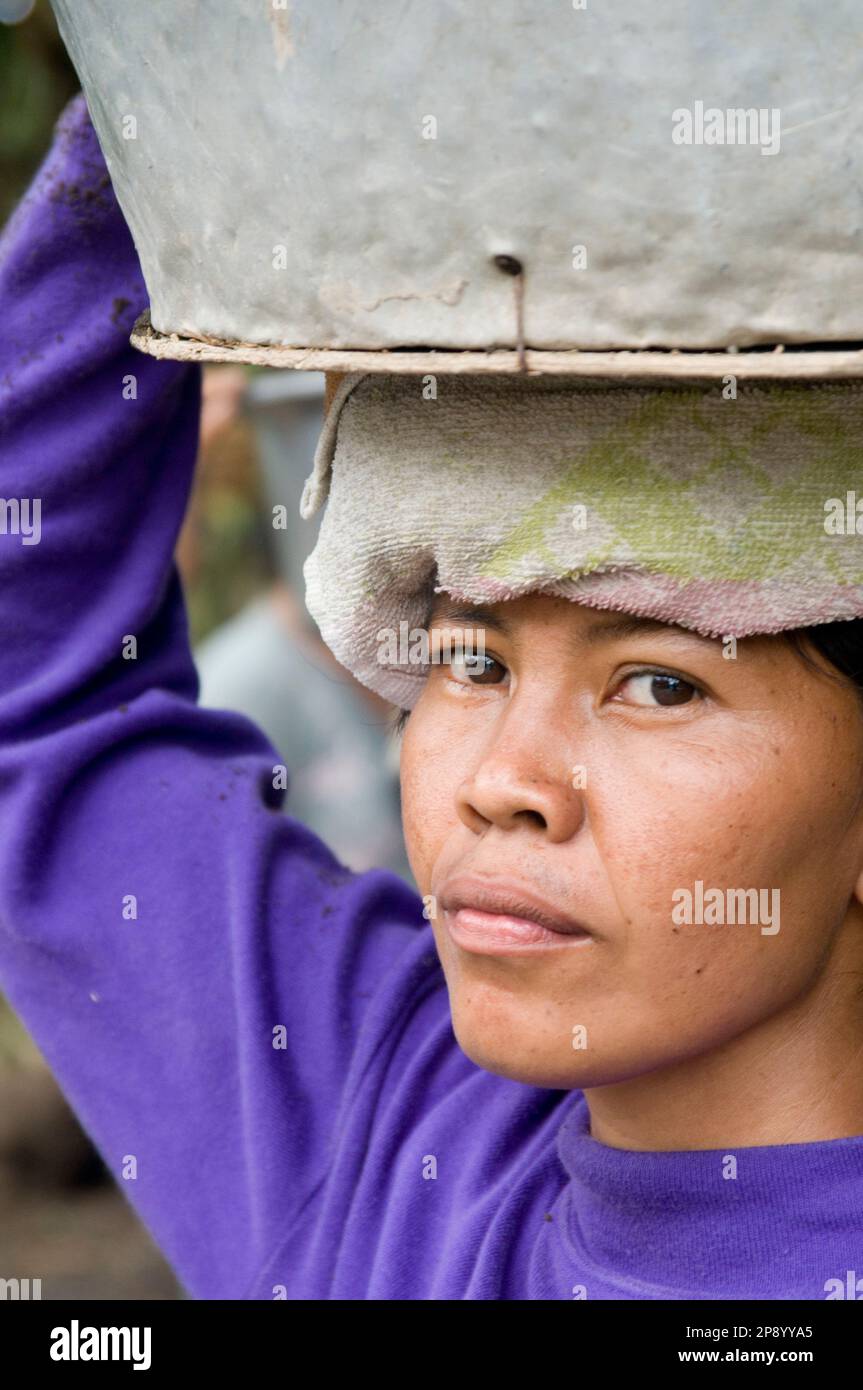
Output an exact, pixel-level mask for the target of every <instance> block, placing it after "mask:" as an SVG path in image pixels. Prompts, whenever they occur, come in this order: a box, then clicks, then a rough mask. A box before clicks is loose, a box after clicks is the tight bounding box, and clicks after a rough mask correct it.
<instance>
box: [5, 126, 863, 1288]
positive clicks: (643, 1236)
mask: <svg viewBox="0 0 863 1390" xmlns="http://www.w3.org/2000/svg"><path fill="white" fill-rule="evenodd" d="M0 290H2V302H3V313H4V322H5V326H6V334H7V337H6V346H5V347H4V357H5V359H6V360H5V362H4V367H3V375H2V377H0V382H2V388H3V396H2V402H3V404H2V410H3V440H4V449H3V460H4V461H3V477H2V489H3V493H4V496H5V497H7V498H9V497H18V498H25V497H26V498H31V499H32V498H40V499H41V513H42V537H41V540H40V543H39V545H38V546H30V547H28V546H26V545H23V544H19V543H18V542H19V539H20V538H19V537H17V536H13V535H10V534H7V535H5V536H4V537H3V538H2V539H3V545H2V551H0V553H2V558H3V584H2V586H0V603H2V614H3V628H2V631H3V641H2V647H0V653H2V661H3V669H2V682H0V689H2V692H3V693H2V700H0V788H2V835H0V856H2V863H0V927H2V932H0V970H2V982H3V985H4V988H5V989H6V991H7V993H8V995H9V998H10V1000H11V1002H12V1004H13V1005H14V1007H15V1008H16V1009H17V1010H18V1011H19V1013H20V1014H21V1016H22V1018H23V1019H24V1021H25V1022H26V1024H27V1025H28V1026H29V1028H30V1029H31V1031H32V1032H33V1034H34V1036H35V1037H36V1039H37V1041H38V1042H39V1044H40V1046H41V1047H42V1049H43V1051H44V1053H45V1055H46V1058H47V1060H48V1061H49V1063H50V1065H51V1066H52V1068H53V1069H54V1071H55V1072H56V1074H57V1076H58V1078H59V1080H60V1082H61V1084H62V1085H63V1087H64V1089H65V1091H66V1093H67V1095H68V1096H69V1098H70V1100H71V1102H72V1104H73V1105H74V1107H75V1109H76V1110H77V1112H78V1114H79V1116H80V1117H81V1119H82V1122H83V1124H84V1125H85V1127H86V1128H87V1129H88V1131H89V1132H90V1134H91V1135H92V1137H93V1138H94V1140H95V1142H96V1143H97V1144H98V1146H99V1148H100V1150H101V1152H102V1153H103V1155H104V1157H105V1160H106V1162H107V1163H108V1166H109V1167H110V1168H111V1170H112V1172H113V1173H114V1174H115V1176H116V1178H117V1180H118V1181H119V1182H120V1183H121V1184H123V1183H125V1184H128V1186H127V1187H126V1188H125V1190H126V1191H127V1194H128V1196H129V1198H130V1200H131V1201H132V1202H133V1203H134V1205H135V1207H136V1209H137V1210H138V1212H139V1213H140V1215H141V1216H142V1218H143V1219H144V1221H145V1222H146V1224H147V1225H148V1227H149V1228H150V1230H151V1231H152V1232H153V1235H154V1237H155V1238H156V1240H157V1241H158V1243H159V1244H160V1245H161V1247H162V1249H163V1250H164V1251H165V1253H166V1255H167V1257H168V1259H169V1260H170V1261H171V1262H172V1264H173V1266H174V1268H175V1269H176V1271H177V1273H178V1275H179V1277H180V1279H181V1280H182V1281H183V1283H184V1284H185V1286H186V1288H187V1289H188V1290H189V1291H190V1293H191V1294H192V1295H194V1296H196V1297H204V1298H212V1297H231V1298H267V1299H272V1298H291V1299H296V1298H364V1299H365V1298H387V1299H428V1298H432V1299H441V1298H455V1299H462V1298H465V1299H572V1298H590V1299H596V1298H612V1299H632V1298H636V1299H661V1298H670V1299H683V1298H696V1299H704V1298H734V1297H742V1298H752V1299H762V1298H793V1297H801V1298H807V1299H821V1298H827V1297H847V1296H851V1297H853V1296H855V1295H854V1294H853V1293H851V1294H849V1293H847V1289H848V1288H849V1287H850V1285H849V1272H851V1271H854V1270H855V1269H860V1268H861V1260H860V1244H859V1230H860V1213H861V1208H863V1088H861V1085H860V1080H859V1078H860V1060H861V1043H863V1010H861V1001H860V971H861V965H863V907H861V897H863V790H862V789H863V711H861V702H860V673H861V658H860V651H861V646H860V638H859V628H860V624H859V622H843V623H837V624H835V625H834V624H825V626H824V627H823V629H822V630H821V631H819V630H818V629H815V630H814V632H813V633H811V634H810V635H809V637H804V638H800V639H798V640H799V642H800V643H802V646H803V651H804V653H805V655H801V652H800V651H799V650H798V648H797V645H795V642H793V641H791V640H789V639H788V638H787V637H786V636H784V635H774V636H763V637H749V638H746V639H745V641H744V642H741V643H740V646H739V649H738V652H737V655H736V656H735V657H734V659H728V656H727V654H726V649H725V644H723V643H721V642H718V641H717V640H716V638H715V637H710V636H698V635H697V634H694V633H693V631H692V630H688V631H684V630H683V629H682V628H681V627H680V626H679V625H676V624H671V623H669V622H667V621H660V622H656V621H654V622H653V623H646V622H645V621H644V619H643V618H639V619H637V620H636V619H633V618H632V616H631V615H628V614H626V613H625V612H622V611H620V605H619V604H618V607H617V609H616V610H614V611H612V609H611V608H609V607H607V608H605V609H598V608H593V607H585V606H583V605H581V604H579V603H574V602H571V601H570V600H569V599H567V598H566V597H565V596H564V595H560V594H559V595H553V594H549V593H542V594H538V593H530V594H524V595H521V596H517V595H515V596H513V597H510V598H506V599H501V600H498V601H496V602H492V603H486V604H485V611H480V612H479V613H477V612H476V611H475V609H466V608H465V604H464V600H463V598H453V597H452V595H449V594H443V593H441V594H438V595H436V596H435V598H434V602H435V604H436V605H437V606H436V608H435V609H434V610H433V612H432V614H431V615H430V617H431V622H432V625H433V630H434V631H438V630H439V628H440V627H441V626H442V625H446V626H448V627H449V628H452V627H453V626H454V625H455V626H456V627H459V626H462V627H464V628H467V627H471V628H474V629H475V628H476V626H477V624H478V623H479V625H480V626H481V628H482V630H483V632H484V639H485V656H484V658H483V659H482V661H462V662H458V661H456V662H453V663H440V664H433V663H432V664H431V666H430V669H428V670H427V671H425V672H424V673H423V679H422V681H421V682H419V683H418V682H417V681H416V679H415V677H416V675H417V673H416V672H413V673H408V675H406V676H405V677H404V679H405V681H407V683H408V685H409V686H410V689H411V691H412V692H413V693H412V695H411V700H412V703H411V704H408V703H407V702H406V707H409V708H410V709H411V713H410V716H409V718H408V719H407V722H406V727H405V734H404V745H403V772H402V785H403V803H404V823H405V833H406V839H407V843H408V850H409V855H410V860H411V866H412V869H413V871H414V874H415V876H416V880H417V883H418V884H419V885H420V891H421V894H422V897H423V899H424V903H425V906H424V904H423V902H422V901H421V900H420V898H419V897H418V896H417V895H416V894H414V893H413V892H412V891H411V890H409V889H408V888H407V886H406V885H404V884H403V883H402V882H400V881H399V880H398V879H396V878H395V876H393V875H392V874H390V873H387V872H384V871H380V870H374V871H371V872H369V873H365V874H362V875H355V874H351V873H350V872H348V871H347V870H345V869H344V868H343V867H342V866H340V865H339V864H338V862H337V861H336V860H335V859H334V858H333V856H332V855H331V854H330V853H329V851H328V850H327V849H326V847H325V846H324V845H323V844H322V843H321V842H320V841H319V840H318V839H317V838H316V837H314V836H313V835H312V834H311V833H310V832H308V831H307V830H305V829H304V828H303V827H302V826H301V825H299V824H298V823H297V822H296V821H294V820H293V819H291V817H290V816H289V815H287V816H285V815H280V814H274V812H276V811H278V810H279V808H280V806H281V802H282V793H281V792H280V791H279V789H278V775H277V771H276V769H275V766H274V764H275V762H276V758H275V754H274V751H273V750H272V749H271V748H270V747H269V745H268V744H267V743H266V741H265V740H264V738H263V737H262V735H260V734H259V733H258V732H257V730H256V729H255V728H254V727H253V726H252V725H250V724H249V723H248V722H247V721H246V720H244V719H242V718H240V717H238V716H233V715H230V714H225V713H218V712H213V711H207V710H202V709H199V708H197V707H196V705H195V695H196V679H195V674H194V669H193V666H192V662H191V658H190V655H189V650H188V643H187V634H186V626H185V619H184V613H183V608H182V601H181V596H180V592H179V586H178V583H177V579H176V575H175V573H174V571H173V568H172V552H173V546H174V541H175V537H176V533H177V530H178V527H179V525H180V521H181V518H182V513H183V509H184V506H185V501H186V496H187V492H188V486H189V479H190V474H191V471H192V466H193V459H194V452H195V441H196V429H197V411H198V381H197V375H196V372H195V370H194V369H190V368H180V367H175V366H168V365H165V364H157V363H155V362H152V361H150V360H147V359H145V358H142V357H140V356H138V355H137V354H136V353H134V352H133V351H132V350H131V349H130V348H129V347H128V346H127V335H128V329H129V325H130V323H131V321H132V319H133V317H134V315H135V313H136V312H137V311H138V309H139V308H140V306H141V305H142V304H143V302H144V294H145V292H144V287H143V284H142V282H141V279H140V274H139V270H138V267H137V263H136V260H135V256H134V251H133V248H132V245H131V242H130V240H129V237H128V233H127V232H126V229H125V227H124V225H123V223H122V219H121V217H120V215H119V213H118V210H117V208H116V205H115V203H114V201H113V197H112V194H111V190H110V187H109V185H108V182H107V178H106V176H105V173H104V166H103V165H102V162H101V156H100V154H99V151H98V147H97V145H96V142H95V138H94V137H93V135H92V132H91V130H90V128H89V124H88V122H87V118H86V113H85V111H84V108H83V105H82V104H81V103H80V102H79V103H76V104H75V105H74V106H73V108H72V109H71V111H70V112H68V113H67V115H66V117H65V118H64V119H63V121H62V123H61V128H60V133H59V137H58V142H57V144H56V146H55V148H54V150H53V151H52V153H51V155H50V156H49V158H48V161H47V162H46V165H45V166H44V168H43V169H42V171H41V172H40V174H39V176H38V178H37V181H36V184H35V186H34V189H33V191H32V193H31V194H30V196H29V198H28V199H27V200H25V203H24V205H23V207H22V209H21V210H20V212H19V214H18V216H17V218H16V220H15V221H14V223H13V224H12V226H11V227H10V229H9V231H8V233H7V238H6V242H5V246H4V259H3V263H2V284H0ZM346 437H348V436H346ZM325 456H326V454H325V453H324V454H322V458H325ZM340 476H341V477H342V479H346V477H347V474H346V473H342V474H341V475H340ZM320 483H321V477H320V476H318V477H317V479H316V486H318V485H319V484H320ZM337 483H338V476H336V477H335V479H334V485H333V486H334V490H335V487H336V484H337ZM312 491H313V492H314V488H313V489H312ZM450 510H451V508H450ZM387 521H388V524H389V525H393V524H394V521H393V518H388V519H387ZM322 535H323V528H322ZM408 550H410V547H408ZM336 553H337V551H333V550H331V551H330V552H329V557H330V561H332V558H333V556H334V554H336ZM326 562H327V550H326V548H324V550H323V551H322V552H321V565H320V567H319V569H318V571H317V574H316V575H314V574H310V575H309V578H310V589H311V590H313V591H315V592H316V593H317V601H318V602H320V601H321V593H320V588H318V590H315V583H318V584H320V581H321V576H322V575H323V574H325V573H327V572H329V571H328V570H327V563H326ZM329 592H330V596H331V598H332V601H333V602H334V603H335V602H336V596H335V594H334V593H333V592H332V590H330V591H329ZM373 616H374V618H375V621H377V613H375V614H374V615H373ZM344 620H345V611H344V610H343V609H341V610H339V613H338V614H337V616H336V618H334V620H333V627H334V630H335V629H336V628H338V629H339V630H340V631H342V632H343V631H344ZM340 624H342V626H341V627H340V626H339V625H340ZM325 635H326V633H325ZM366 637H367V638H368V633H366ZM813 637H814V644H813V640H812V639H813ZM369 640H371V639H369ZM367 655H368V654H367ZM394 678H395V677H394ZM289 809H290V800H288V810H289ZM699 882H700V883H701V884H702V889H701V890H700V892H701V896H700V897H699V895H698V894H699V890H698V888H697V884H698V883H699ZM729 885H731V886H732V888H738V889H740V890H742V891H744V892H747V891H748V890H750V889H755V890H757V894H758V895H759V896H757V898H756V900H755V902H756V904H757V907H758V909H759V911H760V907H761V903H762V901H763V899H762V897H761V896H760V895H761V894H762V892H766V893H767V894H768V897H767V899H766V903H767V911H766V912H765V913H764V915H763V918H758V917H756V918H755V919H753V920H747V921H745V922H743V923H737V922H735V924H734V925H731V924H724V925H718V924H716V925H713V924H711V919H710V916H709V914H708V913H707V912H706V911H704V912H701V907H703V904H704V901H706V899H705V897H704V894H705V892H706V891H709V890H712V889H721V890H723V891H724V890H726V889H727V888H728V887H729ZM686 892H689V893H690V894H691V899H690V906H691V907H693V909H695V910H694V911H693V912H691V913H690V917H691V918H693V920H691V921H689V922H687V921H686V920H685V918H686V912H685V910H683V911H682V912H681V913H680V914H679V915H680V916H682V918H683V919H684V920H682V921H675V920H674V919H673V917H672V911H673V904H674V905H676V906H677V907H681V899H680V898H679V896H678V895H679V894H681V893H683V894H684V895H685V893H686ZM775 893H778V894H779V899H778V908H779V912H778V913H777V910H776V908H777V900H776V898H775V897H774V896H773V895H774V894H775ZM710 901H711V903H712V906H713V917H714V918H715V916H716V900H715V899H711V900H710ZM747 902H749V899H747ZM682 905H683V908H685V897H684V900H683V904H682ZM699 905H700V906H699ZM424 913H425V914H426V916H427V917H428V919H430V923H431V930H430V927H429V921H427V920H426V919H425V917H424ZM699 913H700V915H701V916H703V918H704V920H703V921H698V920H697V919H698V916H699ZM777 925H778V926H779V930H778V931H775V930H773V928H774V927H775V926H777ZM763 927H767V931H766V932H765V931H763V930H762V928H763ZM432 932H433V933H434V935H433V936H432ZM435 946H436V947H437V950H435ZM453 1033H454V1034H455V1036H453ZM855 1261H856V1263H855Z"/></svg>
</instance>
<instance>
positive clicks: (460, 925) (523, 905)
mask: <svg viewBox="0 0 863 1390" xmlns="http://www.w3.org/2000/svg"><path fill="white" fill-rule="evenodd" d="M440 902H441V906H442V909H443V914H444V921H445V924H446V927H447V930H448V931H449V934H450V936H451V937H452V939H453V941H454V942H455V944H456V945H457V946H461V947H462V949H463V950H465V951H473V952H475V953H478V954H481V955H482V954H485V955H517V954H523V953H525V952H527V953H530V952H534V951H537V950H547V949H548V948H549V947H556V948H558V949H560V948H561V947H564V946H565V947H574V946H584V945H587V944H588V943H589V942H590V941H591V940H593V937H592V935H591V933H590V932H589V931H587V929H586V928H585V927H583V926H582V925H581V924H580V923H579V922H575V921H574V920H573V919H572V918H569V917H567V916H565V915H564V914H562V913H560V912H558V911H557V909H556V908H554V907H553V906H552V905H551V904H549V903H546V902H545V901H544V900H543V899H541V898H538V897H537V896H536V895H535V894H534V893H533V892H532V891H531V890H530V889H528V888H526V887H525V886H522V885H517V886H515V885H514V886H513V888H512V889H507V888H505V887H502V886H501V884H500V883H499V882H497V883H495V884H493V885H492V884H489V883H481V882H479V883H470V882H468V881H466V880H460V881H453V882H452V883H450V884H448V885H447V887H446V889H445V891H444V892H442V893H441V894H440Z"/></svg>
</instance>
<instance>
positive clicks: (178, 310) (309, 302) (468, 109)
mask: <svg viewBox="0 0 863 1390" xmlns="http://www.w3.org/2000/svg"><path fill="white" fill-rule="evenodd" d="M52 3H53V5H54V8H55V11H56V13H57V17H58V20H59V24H60V28H61V32H62V34H63V37H64V39H65V41H66V44H67V46H68V48H69V51H70V54H71V56H72V59H73V61H74V63H75V65H76V68H77V70H78V72H79V74H80V77H81V81H82V84H83V86H84V89H85V92H86V95H87V99H88V103H89V106H90V111H91V114H92V116H93V120H94V122H95V125H96V129H97V131H98V134H99V138H100V140H101V143H102V146H103V149H104V151H105V154H106V157H107V160H108V165H109V168H110V171H111V175H112V179H113V181H114V185H115V187H116V190H117V194H118V196H119V199H120V202H121V204H122V207H123V210H124V213H125V215H126V217H127V219H128V222H129V225H130V227H131V229H132V233H133V235H134V238H135V242H136V245H137V247H138V251H139V253H140V256H141V261H142V266H143V270H144V275H145V278H146V281H147V286H148V289H149V293H150V298H151V313H152V327H153V330H155V333H151V334H150V346H149V348H148V350H153V343H154V341H156V340H159V339H161V340H162V344H163V355H184V354H185V352H186V349H182V350H180V351H178V350H177V340H176V339H172V338H171V336H170V335H179V337H180V338H181V339H193V340H198V341H199V342H200V341H202V342H204V343H206V342H208V341H209V342H210V343H211V345H215V347H216V349H217V350H218V349H219V347H220V346H223V345H224V344H225V343H227V344H230V345H233V346H232V348H231V351H232V352H233V353H234V354H236V355H239V356H241V357H242V356H244V355H246V356H248V355H249V354H248V353H247V352H246V347H245V345H251V346H252V347H255V346H257V347H258V348H261V347H263V348H266V347H267V346H273V347H275V349H276V360H278V350H282V352H283V356H282V364H283V365H293V366H298V365H303V363H302V361H299V360H296V357H295V358H294V360H288V358H287V357H285V356H284V349H285V348H289V349H309V348H310V349H315V350H325V351H326V350H340V351H341V350H374V351H382V350H392V349H398V348H405V347H418V348H435V349H443V350H445V349H457V350H464V349H471V350H474V351H482V352H485V351H488V350H490V349H495V348H498V349H510V350H511V349H514V348H515V347H516V346H517V344H518V342H519V338H520V334H521V336H522V338H523V341H524V343H526V344H527V346H528V347H529V348H532V349H534V350H535V354H536V356H539V355H541V353H542V352H553V351H554V352H565V351H570V350H572V349H581V350H588V351H591V350H593V351H596V350H600V351H602V350H607V349H615V348H629V349H644V348H651V347H652V348H660V349H667V348H678V349H708V350H710V349H722V348H725V347H727V346H729V345H735V346H738V347H746V346H751V345H757V344H775V343H780V344H782V343H784V344H800V343H811V342H819V343H823V344H835V343H842V342H849V341H853V342H857V341H858V340H863V254H861V253H863V199H861V184H862V183H863V139H861V135H863V131H861V125H863V109H861V107H860V105H859V103H855V96H856V93H857V91H858V90H859V89H860V88H861V86H863V82H861V78H863V46H861V45H860V43H859V42H858V37H859V18H858V16H859V10H858V0H833V3H832V4H831V5H829V6H825V5H824V4H823V3H822V0H724V3H723V4H722V5H721V6H711V5H707V4H704V5H698V6H693V5H692V3H691V0H665V3H664V4H663V5H662V6H659V7H657V6H649V5H645V4H644V0H616V2H615V3H614V4H608V3H601V2H600V0H585V7H584V8H577V7H576V4H574V3H571V2H570V0H553V2H551V3H550V0H495V3H494V5H492V6H485V5H479V4H477V3H476V0H438V3H435V4H431V5H430V4H428V3H427V0H374V4H369V3H368V0H207V3H203V0H148V3H147V4H141V3H140V0H52ZM698 103H701V126H700V128H699V124H698V110H699V108H698ZM713 110H716V111H718V112H720V113H725V112H728V113H730V118H731V119H730V120H729V121H727V122H726V123H725V127H724V133H725V134H726V135H727V136H728V137H729V138H728V139H726V140H725V141H724V143H722V144H718V143H707V142H706V141H705V135H706V130H707V126H706V125H705V117H704V113H705V112H708V113H709V112H710V111H713ZM681 112H684V113H685V112H689V118H690V126H689V132H688V133H689V137H690V140H691V143H686V140H685V136H686V133H687V132H686V128H685V127H686V122H685V120H684V118H683V117H682V116H681V114H680V113H681ZM736 112H740V113H742V116H743V119H742V121H741V120H740V119H738V117H737V116H736V115H735V113H736ZM747 112H754V113H755V116H756V119H755V122H754V124H753V122H752V119H751V118H750V117H748V116H747V115H746V113H747ZM772 112H778V113H779V115H778V117H771V114H770V113H772ZM761 113H766V115H762V114H761ZM723 121H725V117H724V116H723ZM771 121H772V124H771ZM712 129H713V132H714V133H716V131H717V130H718V125H717V123H716V122H714V125H713V127H712ZM699 130H700V135H701V143H699V142H698V139H699ZM681 134H682V135H683V137H684V138H683V139H680V137H681ZM735 134H739V135H740V138H739V139H734V138H731V137H733V136H734V135H735ZM777 136H778V140H777V139H776V138H775V137H777ZM773 146H775V148H772V147H773ZM502 257H503V258H510V259H509V261H508V262H507V261H506V260H504V262H503V265H504V268H503V269H502V268H501V258H502ZM513 260H515V261H517V262H518V263H519V264H520V265H521V267H522V271H521V274H517V275H513V274H510V273H507V271H508V270H510V271H511V270H512V269H513V268H517V267H513V264H512V262H513ZM519 297H521V309H522V318H521V323H519V317H518V313H519ZM171 342H173V343H174V350H173V351H172V350H171V347H170V344H171ZM165 343H168V347H165ZM222 355H223V356H224V355H225V354H224V353H222ZM299 355H300V357H302V354H299ZM506 356H507V358H508V359H511V353H507V354H506ZM259 360H260V359H259ZM264 360H266V357H265V358H264ZM310 365H315V366H317V367H323V366H327V365H338V357H337V358H335V359H333V362H332V363H328V361H327V359H326V357H325V358H320V357H317V358H313V359H311V360H310ZM346 365H348V366H349V365H351V363H350V361H349V360H346ZM505 369H510V368H509V367H507V368H505Z"/></svg>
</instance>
